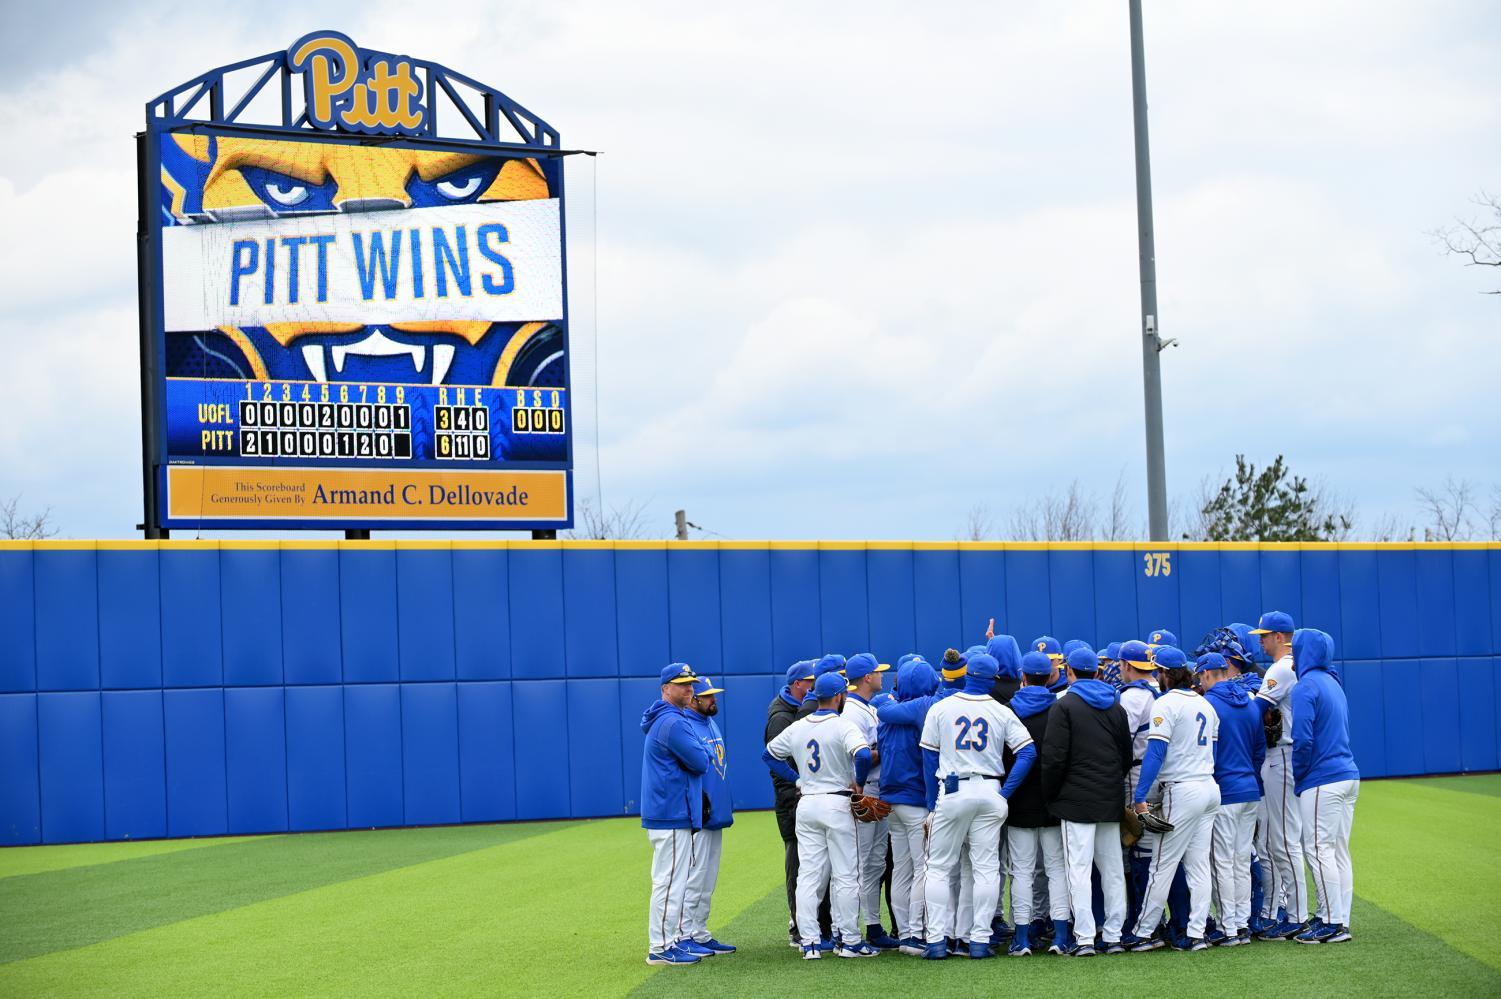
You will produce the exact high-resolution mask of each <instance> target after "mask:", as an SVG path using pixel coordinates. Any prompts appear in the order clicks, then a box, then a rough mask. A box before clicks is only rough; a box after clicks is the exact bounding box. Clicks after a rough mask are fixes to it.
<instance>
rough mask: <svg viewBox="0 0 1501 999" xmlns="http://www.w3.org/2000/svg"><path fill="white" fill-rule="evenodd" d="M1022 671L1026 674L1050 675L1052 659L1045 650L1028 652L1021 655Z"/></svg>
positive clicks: (1051, 673)
mask: <svg viewBox="0 0 1501 999" xmlns="http://www.w3.org/2000/svg"><path fill="white" fill-rule="evenodd" d="M1022 673H1023V674H1024V675H1026V676H1052V675H1053V660H1051V659H1049V658H1048V656H1047V653H1045V652H1028V653H1027V654H1025V655H1023V656H1022Z"/></svg>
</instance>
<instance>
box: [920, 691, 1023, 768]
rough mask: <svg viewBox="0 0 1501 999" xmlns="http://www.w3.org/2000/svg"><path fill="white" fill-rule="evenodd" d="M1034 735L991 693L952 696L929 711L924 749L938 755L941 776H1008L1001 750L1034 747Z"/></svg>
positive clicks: (924, 730)
mask: <svg viewBox="0 0 1501 999" xmlns="http://www.w3.org/2000/svg"><path fill="white" fill-rule="evenodd" d="M1031 743H1032V735H1031V733H1030V732H1028V731H1027V727H1026V726H1025V725H1023V724H1022V723H1021V719H1020V718H1018V717H1016V713H1015V712H1014V711H1012V710H1011V709H1010V708H1008V707H1006V705H1004V704H1002V703H1001V702H1000V701H997V700H996V699H995V698H993V697H991V696H990V695H989V694H952V695H950V696H948V697H945V698H944V699H943V700H941V701H939V702H938V703H937V704H934V705H933V706H932V707H931V708H929V709H928V718H927V721H926V722H924V723H923V728H922V740H921V742H920V743H919V744H920V745H921V746H922V748H923V749H932V750H935V751H936V752H937V753H938V776H939V777H940V778H942V777H945V776H947V775H949V774H958V775H959V776H961V777H968V776H970V775H971V774H988V775H990V776H992V777H1004V776H1006V765H1005V763H1004V762H1003V761H1002V759H1001V751H1002V750H1003V749H1004V748H1005V747H1007V746H1010V747H1011V751H1012V752H1013V753H1014V752H1016V751H1017V750H1019V749H1021V748H1022V747H1023V746H1028V745H1031Z"/></svg>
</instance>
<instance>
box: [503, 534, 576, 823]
mask: <svg viewBox="0 0 1501 999" xmlns="http://www.w3.org/2000/svg"><path fill="white" fill-rule="evenodd" d="M512 554H514V552H513V553H512ZM513 582H514V580H513ZM511 701H512V706H513V709H514V713H513V716H512V717H513V718H514V722H515V728H514V732H515V733H516V743H515V745H516V817H517V818H518V819H566V818H568V815H569V811H568V809H569V801H568V781H567V780H566V779H565V775H566V774H568V773H570V772H571V770H570V768H569V759H568V757H569V754H568V691H567V689H566V688H565V687H564V685H563V681H562V680H531V681H526V682H518V683H516V684H514V685H513V686H512V687H511Z"/></svg>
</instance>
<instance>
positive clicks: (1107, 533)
mask: <svg viewBox="0 0 1501 999" xmlns="http://www.w3.org/2000/svg"><path fill="white" fill-rule="evenodd" d="M1130 516H1131V508H1130V504H1129V503H1128V502H1127V501H1126V472H1125V469H1122V470H1121V473H1120V474H1119V475H1117V476H1116V477H1115V488H1114V489H1112V490H1111V491H1110V502H1109V504H1108V505H1107V506H1106V507H1105V514H1104V516H1102V517H1101V518H1100V529H1099V531H1098V532H1097V533H1098V535H1099V539H1100V540H1101V541H1129V540H1131V535H1132V534H1135V533H1136V532H1135V531H1133V530H1132V529H1131V527H1130V525H1129V523H1128V520H1129V518H1130Z"/></svg>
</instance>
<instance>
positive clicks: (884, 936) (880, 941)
mask: <svg viewBox="0 0 1501 999" xmlns="http://www.w3.org/2000/svg"><path fill="white" fill-rule="evenodd" d="M865 941H866V943H868V944H870V945H871V946H872V947H874V948H875V949H876V950H896V949H897V948H899V947H900V946H901V945H902V942H901V941H900V940H898V939H897V938H896V937H894V936H892V935H891V934H890V933H887V932H886V927H884V926H882V925H880V924H879V923H875V924H872V925H871V926H868V927H866V932H865Z"/></svg>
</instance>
